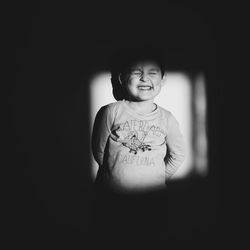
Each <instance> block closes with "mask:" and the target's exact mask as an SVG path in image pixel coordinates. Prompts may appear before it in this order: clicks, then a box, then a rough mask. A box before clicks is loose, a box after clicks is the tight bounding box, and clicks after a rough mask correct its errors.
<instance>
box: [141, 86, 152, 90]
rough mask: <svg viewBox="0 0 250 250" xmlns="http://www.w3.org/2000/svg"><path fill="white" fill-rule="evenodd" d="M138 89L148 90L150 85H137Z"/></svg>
mask: <svg viewBox="0 0 250 250" xmlns="http://www.w3.org/2000/svg"><path fill="white" fill-rule="evenodd" d="M138 88H139V89H142V90H149V89H151V87H150V86H140V87H138Z"/></svg>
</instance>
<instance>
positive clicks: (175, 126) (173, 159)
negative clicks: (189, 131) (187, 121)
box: [165, 115, 185, 180]
mask: <svg viewBox="0 0 250 250" xmlns="http://www.w3.org/2000/svg"><path fill="white" fill-rule="evenodd" d="M166 144H167V156H166V158H165V163H166V170H165V171H166V180H168V179H170V178H171V177H172V176H173V175H174V173H175V172H176V171H177V169H178V168H179V167H180V166H181V164H182V163H183V161H184V159H185V146H184V138H183V135H182V133H181V131H180V128H179V123H178V121H177V120H176V119H175V117H174V116H173V115H170V117H169V119H168V133H167V137H166Z"/></svg>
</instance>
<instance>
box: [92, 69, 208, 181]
mask: <svg viewBox="0 0 250 250" xmlns="http://www.w3.org/2000/svg"><path fill="white" fill-rule="evenodd" d="M193 84H195V85H194V92H195V93H192V91H193V88H192V86H193ZM193 96H194V97H195V101H194V110H193V109H192V100H191V98H193ZM115 101H116V100H115V98H114V97H113V94H112V85H111V75H110V73H108V72H102V73H99V74H97V75H95V76H94V77H93V78H92V81H91V83H90V102H91V103H90V107H91V110H90V122H91V124H90V127H91V129H92V128H93V124H94V119H95V116H96V113H97V112H98V110H99V109H100V108H101V107H102V106H104V105H106V104H108V103H111V102H115ZM155 102H156V103H157V104H158V105H160V106H161V107H163V108H165V109H167V110H169V111H170V112H171V113H172V114H173V115H174V116H175V117H176V119H177V120H178V122H179V125H180V129H181V131H182V133H183V136H184V138H185V147H186V159H185V161H184V163H183V164H182V166H181V167H180V168H179V169H178V170H177V172H176V173H175V175H174V176H173V178H172V179H173V180H174V179H180V178H184V177H186V176H188V174H190V173H191V172H193V171H196V172H197V173H198V174H201V175H204V173H206V171H207V158H206V157H207V155H206V150H207V147H206V146H207V141H206V140H207V139H206V133H205V130H206V129H205V126H206V123H205V116H206V113H205V112H206V106H205V105H206V96H205V81H204V77H203V75H202V74H200V75H199V76H198V77H197V78H196V80H195V82H192V81H191V79H190V78H189V77H188V76H187V75H186V74H184V73H182V72H171V73H167V77H166V81H165V84H164V85H163V87H162V90H161V92H160V94H159V95H158V96H157V97H156V98H155ZM193 112H194V113H193ZM193 114H194V116H195V117H196V116H198V119H195V121H197V122H198V124H199V125H198V126H196V128H197V127H198V130H197V134H195V136H193V134H192V133H196V130H194V129H193V127H194V124H193V120H192V118H193ZM90 132H91V133H90V135H91V134H92V130H91V131H90ZM193 137H194V138H196V139H195V143H193V141H192V140H193ZM90 157H91V175H92V178H93V179H94V178H95V176H96V173H97V170H98V165H97V163H96V162H95V160H94V158H93V156H92V154H91V155H90Z"/></svg>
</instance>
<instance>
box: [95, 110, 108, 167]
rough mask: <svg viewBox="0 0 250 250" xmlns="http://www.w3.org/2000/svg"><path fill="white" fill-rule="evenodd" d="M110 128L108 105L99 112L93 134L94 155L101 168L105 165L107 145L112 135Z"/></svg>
mask: <svg viewBox="0 0 250 250" xmlns="http://www.w3.org/2000/svg"><path fill="white" fill-rule="evenodd" d="M110 128H111V117H110V111H109V107H108V105H106V106H103V107H102V108H101V109H100V110H99V111H98V113H97V115H96V117H95V121H94V126H93V132H92V153H93V156H94V158H95V160H96V161H97V163H98V164H99V166H102V165H103V159H104V152H105V148H106V143H107V141H108V137H109V135H110V133H111V129H110Z"/></svg>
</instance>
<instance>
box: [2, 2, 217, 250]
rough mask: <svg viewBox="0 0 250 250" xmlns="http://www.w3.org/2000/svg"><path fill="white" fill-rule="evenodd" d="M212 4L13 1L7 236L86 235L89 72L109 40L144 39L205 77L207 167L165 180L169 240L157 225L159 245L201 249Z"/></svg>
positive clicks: (40, 240)
mask: <svg viewBox="0 0 250 250" xmlns="http://www.w3.org/2000/svg"><path fill="white" fill-rule="evenodd" d="M212 10H213V8H211V7H209V6H206V5H204V6H195V7H192V6H189V5H166V4H165V5H162V4H160V3H150V4H149V3H148V4H147V3H146V2H144V3H143V4H142V5H140V4H138V5H135V4H133V3H127V2H117V4H114V5H112V7H111V6H110V5H109V6H107V5H105V4H104V3H101V4H100V3H99V2H96V3H95V2H92V4H91V5H88V6H87V5H83V4H79V3H74V2H70V3H69V2H58V3H55V2H48V3H46V2H43V1H41V2H40V3H39V2H38V3H37V2H36V3H33V2H30V3H29V2H26V3H19V4H15V6H14V8H13V18H11V22H12V24H13V26H14V29H13V33H14V44H15V49H16V69H15V74H16V81H15V83H13V84H12V85H11V91H10V92H9V93H10V94H9V95H8V104H9V106H10V107H11V112H10V116H11V117H10V121H11V124H10V130H9V131H10V136H9V140H8V144H7V147H8V149H10V150H9V154H8V155H7V157H8V159H9V161H8V164H9V165H8V167H9V169H11V171H12V174H11V181H10V183H9V186H8V187H9V191H11V195H10V197H9V198H10V200H11V202H10V203H9V204H10V206H9V209H8V210H9V215H8V218H7V219H8V229H6V231H7V232H9V233H10V235H11V237H10V242H11V243H17V244H21V245H25V246H26V247H31V248H32V249H40V247H41V249H45V248H46V249H47V248H48V247H51V248H53V249H54V248H57V247H63V246H68V249H78V248H76V246H80V247H82V248H83V247H84V246H86V244H87V242H89V241H90V240H89V239H90V238H91V236H92V237H93V234H92V233H90V230H89V228H90V224H91V216H92V214H91V212H92V208H91V204H92V198H93V184H92V180H91V178H90V159H89V152H90V151H89V150H90V149H89V131H90V128H89V110H90V107H89V84H90V80H91V77H92V76H93V75H94V74H96V73H98V72H101V71H107V70H109V63H110V55H111V53H112V51H113V50H114V49H115V48H117V47H119V46H127V45H129V44H133V43H134V42H135V43H140V42H141V41H142V42H143V41H145V40H146V41H150V42H153V43H155V44H159V45H160V46H162V47H164V48H165V50H166V54H167V55H168V62H167V64H168V67H169V71H171V70H180V71H181V70H184V71H187V72H190V73H195V72H200V71H202V72H204V73H205V79H206V84H207V85H206V87H207V101H208V105H207V109H208V110H207V111H208V113H207V128H208V130H207V132H208V139H209V151H208V152H209V158H208V162H209V172H208V175H207V176H206V177H205V178H198V177H197V176H191V177H190V178H189V179H184V180H181V181H178V182H177V181H176V182H172V183H171V184H170V186H169V190H170V196H169V201H170V212H169V214H170V228H171V230H170V231H171V237H170V239H171V240H170V241H171V242H168V243H166V242H165V240H164V235H161V236H159V239H158V240H159V242H160V243H161V244H163V245H166V246H167V245H171V246H186V247H187V246H192V247H195V246H197V247H198V246H200V244H202V246H203V247H202V248H201V249H204V248H206V247H207V249H211V247H212V246H214V244H217V242H219V241H220V239H221V236H220V234H221V232H220V223H219V221H220V216H219V210H220V180H219V175H220V158H219V157H220V156H219V152H220V151H219V150H220V140H219V132H218V131H219V119H221V117H220V113H219V112H220V103H221V102H222V96H221V94H220V93H221V92H220V91H221V82H220V78H218V77H217V70H218V68H217V33H216V32H215V30H216V29H215V21H214V20H215V18H216V12H213V11H212ZM155 41H156V42H155ZM12 169H13V170H12ZM14 169H15V170H14ZM100 209H101V208H100ZM107 230H109V228H108V227H107ZM117 230H118V229H117ZM111 238H112V237H111ZM94 239H95V237H94ZM95 240H96V241H98V239H95ZM109 240H110V239H107V241H109ZM111 241H112V240H111ZM117 249H119V247H118V248H117Z"/></svg>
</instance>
